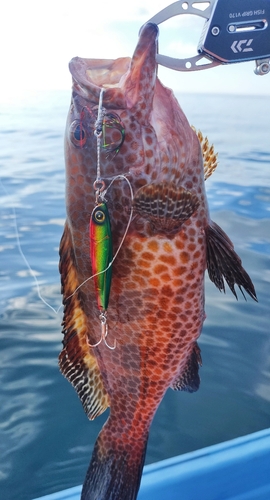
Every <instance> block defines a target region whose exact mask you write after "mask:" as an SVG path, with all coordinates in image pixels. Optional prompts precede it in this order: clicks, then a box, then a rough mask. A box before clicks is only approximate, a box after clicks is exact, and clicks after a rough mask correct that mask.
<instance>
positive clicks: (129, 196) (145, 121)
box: [59, 24, 256, 500]
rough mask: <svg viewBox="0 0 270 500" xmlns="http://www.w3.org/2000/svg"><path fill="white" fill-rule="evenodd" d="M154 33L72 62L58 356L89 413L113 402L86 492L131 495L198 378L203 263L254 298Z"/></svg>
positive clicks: (99, 496)
mask: <svg viewBox="0 0 270 500" xmlns="http://www.w3.org/2000/svg"><path fill="white" fill-rule="evenodd" d="M157 39H158V28H157V26H156V25H154V24H147V25H145V26H144V27H143V29H142V30H141V32H140V35H139V40H138V44H137V46H136V49H135V52H134V55H133V57H132V58H131V59H130V58H120V59H116V60H94V59H82V58H78V57H76V58H74V59H72V61H71V63H70V71H71V74H72V77H73V93H72V101H71V106H70V111H69V115H68V120H67V128H66V138H65V158H66V208H67V220H66V224H65V228H64V233H63V236H62V240H61V245H60V273H61V281H62V294H63V304H64V318H63V334H64V337H63V350H62V352H61V354H60V356H59V364H60V369H61V372H62V373H63V375H64V376H65V377H66V378H67V379H68V380H69V381H70V382H71V384H72V385H73V386H74V388H75V390H76V391H77V393H78V395H79V397H80V399H81V402H82V405H83V408H84V410H85V412H86V414H87V416H88V417H89V419H90V420H92V419H94V418H95V417H97V416H98V415H100V414H101V413H102V412H104V411H105V410H106V408H108V407H110V414H109V417H108V420H107V422H106V423H105V425H104V427H103V428H102V430H101V432H100V434H99V436H98V438H97V441H96V443H95V446H94V450H93V455H92V459H91V462H90V465H89V468H88V471H87V474H86V478H85V482H84V485H83V490H82V499H83V500H134V499H136V497H137V493H138V489H139V485H140V479H141V473H142V468H143V464H144V457H145V451H146V445H147V439H148V433H149V429H150V426H151V422H152V420H153V417H154V415H155V412H156V410H157V408H158V406H159V404H160V402H161V400H162V398H163V396H164V394H165V392H166V391H167V389H168V388H169V387H171V388H173V389H176V390H182V391H188V392H193V391H196V390H197V389H198V388H199V383H200V379H199V373H198V371H199V366H200V365H201V355H200V349H199V347H198V344H197V340H198V337H199V335H200V333H201V330H202V325H203V322H204V319H205V312H204V275H205V270H206V269H208V273H209V276H210V279H211V280H212V281H213V283H214V284H215V285H216V286H217V287H218V289H219V290H223V291H225V283H226V282H227V284H228V286H229V288H230V289H231V291H232V292H233V294H234V295H235V296H236V290H235V286H236V285H238V287H239V288H240V290H241V291H242V292H243V291H244V290H245V291H246V292H247V293H248V294H249V295H250V296H251V297H252V298H253V299H255V300H256V294H255V290H254V287H253V284H252V282H251V279H250V278H249V276H248V274H247V273H246V271H245V270H244V269H243V267H242V263H241V260H240V258H239V257H238V255H237V254H236V253H235V250H234V247H233V244H232V242H231V241H230V239H229V238H228V236H227V235H226V234H225V233H224V232H223V230H222V229H221V228H220V227H219V226H218V225H217V224H215V223H214V222H212V221H211V219H210V216H209V210H208V204H207V198H206V193H205V178H206V177H207V176H209V175H210V174H211V172H212V170H214V168H215V165H216V155H215V153H214V151H213V148H211V147H210V146H209V143H208V142H207V140H204V139H203V137H202V135H201V134H200V133H198V134H197V133H196V132H195V131H194V129H193V128H192V127H191V126H190V125H189V123H188V121H187V119H186V117H185V115H184V113H183V111H182V109H181V108H180V106H179V104H178V102H177V100H176V99H175V97H174V95H173V93H172V91H171V90H169V89H168V88H166V87H164V86H163V85H162V84H161V82H160V81H159V79H158V78H157V66H156V53H157ZM101 89H104V92H103V100H102V110H103V119H102V127H101V128H102V130H101V136H102V138H101V146H100V175H101V179H102V183H104V186H105V191H104V196H103V202H104V203H105V204H106V210H107V212H108V216H109V218H110V227H111V238H112V256H115V255H116V258H114V257H112V274H111V284H110V285H111V286H110V294H109V297H108V296H107V299H108V300H107V299H106V300H107V306H106V307H107V317H106V318H107V319H106V321H107V326H108V330H107V332H106V342H102V341H99V340H100V335H101V333H100V318H99V313H100V310H99V307H98V302H97V300H96V290H95V283H94V280H93V279H91V277H92V276H93V267H94V263H93V262H91V258H90V255H91V252H90V250H89V247H90V244H91V242H90V238H89V223H90V218H91V214H92V213H93V209H94V207H95V205H96V192H95V190H94V187H93V184H94V182H95V180H96V175H97V163H98V159H97V157H98V151H97V137H96V133H95V131H96V122H97V116H98V111H99V110H100V109H101V108H100V107H99V99H100V93H101ZM89 278H90V279H89ZM104 338H105V336H104ZM101 340H102V339H101ZM107 344H108V345H109V346H113V347H114V348H111V349H109V348H108V345H107Z"/></svg>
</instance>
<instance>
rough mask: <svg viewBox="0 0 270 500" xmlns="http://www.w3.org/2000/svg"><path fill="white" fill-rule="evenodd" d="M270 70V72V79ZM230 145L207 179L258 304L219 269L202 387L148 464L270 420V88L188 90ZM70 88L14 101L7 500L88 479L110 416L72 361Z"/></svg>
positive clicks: (198, 121)
mask: <svg viewBox="0 0 270 500" xmlns="http://www.w3.org/2000/svg"><path fill="white" fill-rule="evenodd" d="M265 78H267V77H265ZM177 97H178V100H179V102H180V104H181V106H182V108H183V109H184V111H185V113H186V116H187V118H188V120H189V121H190V123H191V124H192V125H194V126H195V127H196V128H197V129H199V130H201V131H202V133H203V135H207V136H208V139H209V141H210V142H211V143H213V144H214V145H215V149H216V151H217V152H218V161H219V164H218V168H217V170H216V172H215V173H214V174H213V175H212V177H211V178H209V179H208V180H207V181H206V189H207V195H208V201H209V207H210V211H211V217H212V219H213V220H214V221H215V222H217V223H218V224H219V225H220V226H221V227H222V228H223V230H224V231H225V232H226V233H227V234H228V235H229V237H230V239H231V240H232V241H233V243H234V245H235V249H236V251H237V253H238V254H239V255H240V256H241V259H242V262H243V265H244V267H245V269H246V270H247V271H248V273H249V274H250V276H251V278H252V280H253V283H254V286H255V288H256V292H257V296H258V303H256V302H254V301H253V300H252V299H251V298H250V297H249V296H248V297H247V300H245V298H244V297H243V296H242V294H241V292H240V291H239V293H238V300H236V299H235V297H234V296H233V295H232V293H231V292H230V291H229V290H228V288H227V290H226V293H225V294H224V293H221V292H219V290H218V289H217V288H216V287H215V286H214V285H213V284H212V283H211V282H210V281H209V279H208V277H207V276H206V304H205V309H206V315H207V318H206V320H205V323H204V327H203V332H202V334H201V337H200V339H199V345H200V348H201V351H202V359H203V366H202V368H201V369H200V376H201V386H200V389H199V391H198V392H196V393H193V394H188V393H181V392H174V391H172V390H171V389H169V390H168V392H167V394H166V395H165V397H164V400H163V401H162V403H161V405H160V407H159V409H158V411H157V414H156V416H155V419H154V421H153V424H152V427H151V432H150V438H149V443H148V448H147V455H146V464H149V463H152V462H156V461H159V460H162V459H165V458H168V457H172V456H176V455H179V454H183V453H186V452H190V451H192V450H197V449H200V448H202V447H205V446H209V445H212V444H215V443H220V442H222V441H225V440H229V439H232V438H235V437H238V436H243V435H245V434H248V433H252V432H255V431H258V430H261V429H265V428H267V427H269V426H270V96H268V97H267V96H243V95H242V96H241V95H218V94H216V95H208V94H206V95H200V94H182V95H181V94H179V95H177ZM69 102H70V92H69V91H47V92H29V93H28V94H25V95H22V97H21V98H20V99H15V100H14V101H13V100H12V99H10V100H9V101H8V102H6V103H5V104H2V105H1V109H0V137H1V141H0V142H1V148H0V497H1V498H3V499H5V500H33V499H35V498H37V497H41V496H43V495H47V494H49V493H53V492H57V491H59V490H62V489H65V488H69V487H72V486H75V485H79V484H81V483H82V482H83V479H84V476H85V473H86V469H87V467H88V463H89V460H90V456H91V452H92V450H93V445H94V442H95V440H96V437H97V435H98V432H99V430H100V429H101V427H102V425H103V423H104V422H105V420H106V419H107V417H108V412H106V413H105V414H104V415H102V416H100V417H99V418H97V419H96V420H94V421H93V422H90V421H88V419H87V417H86V416H85V414H84V411H83V408H82V406H81V403H80V401H79V399H78V397H77V395H76V394H75V391H74V390H73V388H72V387H71V385H70V384H69V383H68V382H67V380H65V379H64V377H63V376H62V375H61V374H60V372H59V369H58V359H57V358H58V354H59V352H60V350H61V341H62V333H61V321H62V307H61V293H60V282H59V274H58V247H59V241H60V238H61V235H62V231H63V224H64V220H65V166H64V154H63V137H64V129H65V121H66V115H67V113H68V107H69Z"/></svg>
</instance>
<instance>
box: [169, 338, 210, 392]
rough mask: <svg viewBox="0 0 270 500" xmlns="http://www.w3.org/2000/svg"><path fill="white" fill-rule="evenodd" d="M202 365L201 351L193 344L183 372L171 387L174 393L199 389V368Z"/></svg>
mask: <svg viewBox="0 0 270 500" xmlns="http://www.w3.org/2000/svg"><path fill="white" fill-rule="evenodd" d="M201 365H202V358H201V350H200V348H199V346H198V344H197V342H195V344H194V347H193V350H192V352H191V355H190V357H189V359H188V362H187V364H186V366H185V370H184V372H183V373H181V375H180V376H178V377H176V379H175V380H174V382H173V383H172V385H171V387H172V389H174V390H175V391H187V392H196V391H197V390H198V389H199V387H200V377H199V367H200V366H201Z"/></svg>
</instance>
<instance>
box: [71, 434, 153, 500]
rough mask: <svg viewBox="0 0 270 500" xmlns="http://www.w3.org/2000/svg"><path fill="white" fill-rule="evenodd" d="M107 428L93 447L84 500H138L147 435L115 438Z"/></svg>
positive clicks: (83, 491) (83, 493)
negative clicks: (141, 437)
mask: <svg viewBox="0 0 270 500" xmlns="http://www.w3.org/2000/svg"><path fill="white" fill-rule="evenodd" d="M110 429H111V426H109V425H105V426H104V427H103V429H102V430H101V432H100V434H99V436H98V438H97V441H96V443H95V446H94V451H93V455H92V458H91V461H90V465H89V467H88V470H87V473H86V478H85V481H84V484H83V489H82V495H81V500H136V498H137V494H138V490H139V487H140V482H141V476H142V469H143V465H144V459H145V453H146V446H147V440H148V434H147V435H146V436H144V438H143V439H140V437H138V436H134V435H133V436H126V435H124V434H123V435H122V436H121V437H119V435H118V436H115V434H113V433H112V432H110Z"/></svg>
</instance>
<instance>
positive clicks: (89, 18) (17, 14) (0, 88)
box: [0, 0, 270, 102]
mask: <svg viewBox="0 0 270 500" xmlns="http://www.w3.org/2000/svg"><path fill="white" fill-rule="evenodd" d="M231 1H233V0H231ZM170 3H171V1H170V0H169V1H167V0H128V1H125V0H124V1H123V0H114V1H113V0H97V1H95V0H79V1H77V2H75V1H74V0H72V1H71V0H46V1H44V0H14V1H10V2H8V1H5V2H3V4H2V6H1V19H0V47H1V49H0V51H1V78H0V100H1V101H2V102H3V100H5V99H6V98H8V96H13V97H14V98H16V96H20V95H21V93H22V92H23V91H24V90H25V89H28V90H53V89H63V90H64V89H70V87H71V76H70V74H69V71H68V62H69V60H70V59H71V58H72V57H74V56H80V57H88V58H108V59H110V58H117V57H124V56H132V53H133V51H134V48H135V46H136V43H137V39H138V32H139V29H140V27H141V26H142V25H143V24H144V23H145V22H146V21H148V20H149V19H150V18H151V17H152V16H153V15H154V14H156V13H157V12H158V11H160V10H161V9H163V8H164V7H166V6H167V5H169V4H170ZM203 25H204V20H203V19H202V18H199V17H197V16H190V15H189V16H188V15H184V16H177V17H174V18H173V19H171V20H170V21H166V22H165V23H162V24H161V25H160V38H159V44H160V48H159V52H160V53H163V54H165V55H168V56H171V57H180V58H183V57H191V56H194V55H196V54H197V51H196V48H197V44H198V41H199V38H200V34H201V31H202V28H203ZM254 68H255V62H248V63H241V64H232V65H222V66H220V67H218V68H213V69H208V70H205V71H198V72H177V71H173V70H169V69H167V68H163V67H160V66H159V77H160V79H161V80H162V82H163V83H164V84H165V85H167V86H168V87H170V88H172V89H173V90H174V92H198V93H205V92H207V93H235V94H257V95H270V74H268V75H266V76H256V75H255V74H254V71H253V70H254Z"/></svg>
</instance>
